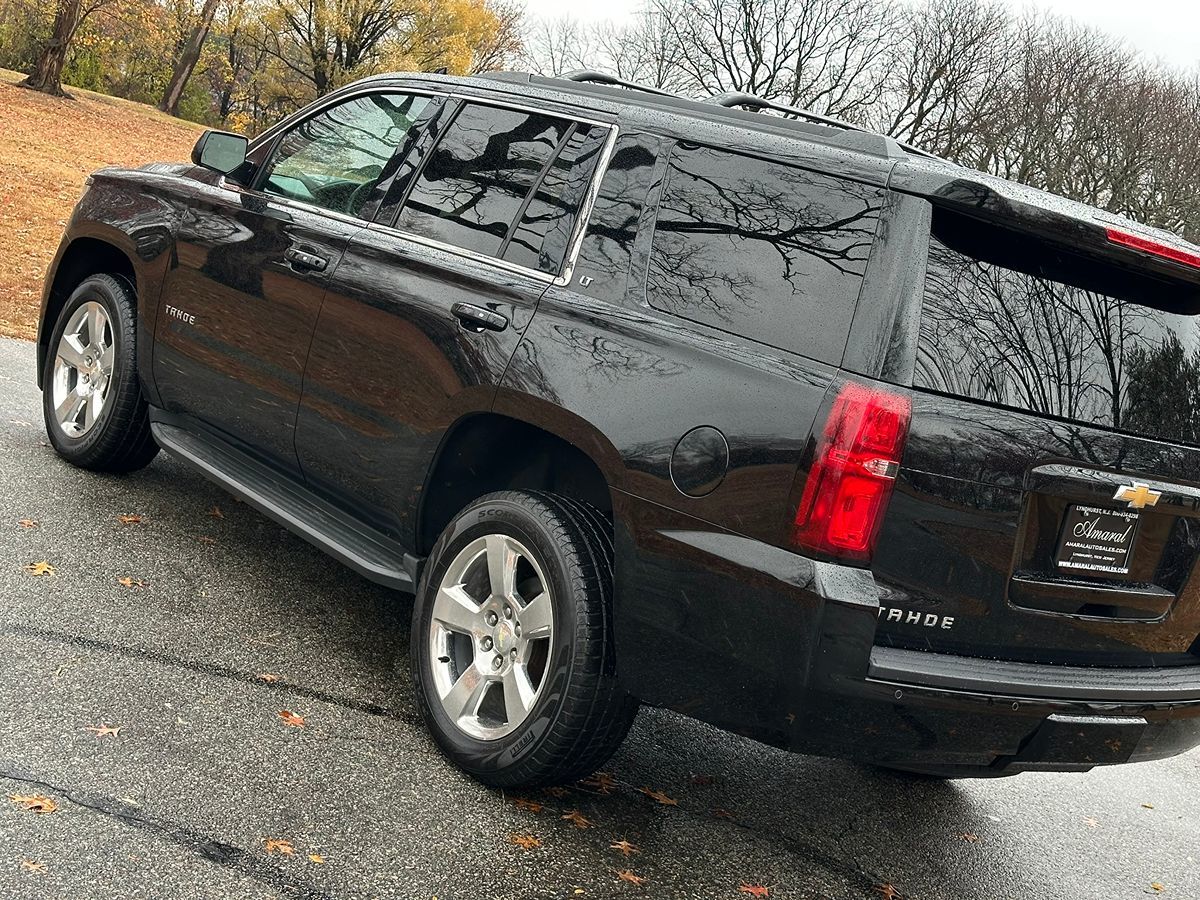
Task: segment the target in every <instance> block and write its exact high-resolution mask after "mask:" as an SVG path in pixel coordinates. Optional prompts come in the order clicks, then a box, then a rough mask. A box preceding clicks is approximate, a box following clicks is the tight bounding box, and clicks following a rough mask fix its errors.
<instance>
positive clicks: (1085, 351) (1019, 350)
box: [914, 211, 1200, 444]
mask: <svg viewBox="0 0 1200 900" xmlns="http://www.w3.org/2000/svg"><path fill="white" fill-rule="evenodd" d="M1197 313H1200V303H1198V302H1197V299H1196V298H1195V297H1194V296H1188V295H1187V294H1186V293H1184V292H1182V291H1181V290H1180V289H1179V288H1177V287H1176V286H1173V285H1170V284H1168V283H1166V282H1162V281H1158V280H1155V279H1150V278H1146V277H1139V276H1137V275H1135V274H1132V273H1129V272H1126V271H1122V270H1116V269H1109V268H1108V267H1106V266H1104V265H1103V264H1100V263H1097V262H1094V261H1089V260H1085V259H1082V258H1080V257H1074V256H1073V255H1071V254H1067V253H1061V252H1056V251H1053V250H1051V251H1047V249H1046V246H1045V245H1044V244H1041V243H1038V242H1035V241H1033V240H1031V239H1030V238H1028V237H1025V236H1022V235H1019V234H1016V233H1014V232H1008V231H1003V230H1000V229H996V228H990V227H988V226H984V225H981V224H979V223H977V222H974V221H973V220H970V219H967V218H964V217H961V216H955V215H953V214H949V213H943V212H941V211H937V212H935V215H934V225H933V237H932V239H931V242H930V249H929V266H928V274H927V276H926V285H925V300H924V306H923V310H922V316H921V329H920V341H919V348H918V359H917V367H916V375H915V378H914V383H915V384H916V385H917V386H918V387H924V388H928V389H931V390H936V391H941V392H943V393H947V394H953V395H956V396H960V397H970V398H973V399H976V400H985V401H987V402H990V403H997V404H1000V405H1003V406H1009V407H1014V408H1016V409H1022V410H1027V411H1029V412H1033V413H1041V414H1045V415H1051V416H1060V417H1062V418H1065V419H1071V420H1074V421H1076V422H1083V423H1087V424H1092V425H1100V426H1105V427H1109V428H1116V429H1121V430H1123V431H1129V432H1134V433H1138V434H1143V435H1147V436H1150V437H1154V438H1157V439H1160V440H1161V439H1164V438H1165V439H1168V440H1174V441H1180V442H1184V443H1189V444H1200V317H1198V316H1197Z"/></svg>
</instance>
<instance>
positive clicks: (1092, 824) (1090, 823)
mask: <svg viewBox="0 0 1200 900" xmlns="http://www.w3.org/2000/svg"><path fill="white" fill-rule="evenodd" d="M1083 824H1084V825H1086V826H1087V827H1088V828H1099V827H1100V820H1099V819H1093V818H1092V817H1091V816H1088V817H1087V818H1086V819H1084V820H1083Z"/></svg>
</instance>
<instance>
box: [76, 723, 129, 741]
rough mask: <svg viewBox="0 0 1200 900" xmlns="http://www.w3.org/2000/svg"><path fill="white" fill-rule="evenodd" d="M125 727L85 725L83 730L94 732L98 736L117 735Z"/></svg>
mask: <svg viewBox="0 0 1200 900" xmlns="http://www.w3.org/2000/svg"><path fill="white" fill-rule="evenodd" d="M124 727H125V726H124V725H117V726H113V725H85V726H84V729H83V730H84V731H91V732H93V733H94V734H95V735H96V737H98V738H102V737H116V736H117V735H118V734H120V732H121V729H122V728H124Z"/></svg>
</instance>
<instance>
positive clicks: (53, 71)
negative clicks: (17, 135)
mask: <svg viewBox="0 0 1200 900" xmlns="http://www.w3.org/2000/svg"><path fill="white" fill-rule="evenodd" d="M109 2H111V0H91V2H87V3H85V2H84V0H57V2H56V3H55V6H54V25H53V27H52V28H51V30H50V34H49V36H48V37H47V38H46V40H45V41H44V42H43V43H42V45H41V47H40V48H39V50H38V53H37V56H36V58H35V59H34V61H33V65H32V67H31V68H30V69H29V76H28V77H27V78H26V79H25V80H24V81H22V82H21V84H22V85H23V86H24V87H28V88H33V89H34V90H36V91H43V92H44V93H47V94H55V95H58V96H65V92H64V91H63V89H62V72H63V67H64V66H65V65H66V63H67V54H68V52H69V51H70V49H71V42H72V41H73V40H74V39H75V35H76V33H77V32H78V31H79V26H80V25H81V24H82V23H83V22H84V20H85V19H87V17H88V16H90V15H91V14H92V13H94V12H95V11H96V10H98V9H101V8H102V7H104V6H107V5H108V4H109Z"/></svg>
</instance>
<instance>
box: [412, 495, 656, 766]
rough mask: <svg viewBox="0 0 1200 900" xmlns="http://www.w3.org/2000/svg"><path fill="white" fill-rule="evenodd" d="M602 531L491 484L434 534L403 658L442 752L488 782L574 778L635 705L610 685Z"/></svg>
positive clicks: (593, 518)
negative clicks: (407, 659)
mask: <svg viewBox="0 0 1200 900" xmlns="http://www.w3.org/2000/svg"><path fill="white" fill-rule="evenodd" d="M612 553H613V551H612V537H611V534H610V530H609V525H608V522H607V521H606V520H605V519H604V518H603V516H602V515H601V514H600V512H599V511H598V510H596V509H594V508H592V507H590V506H587V505H586V504H583V503H579V502H576V501H573V500H569V499H567V498H564V497H559V496H556V495H554V494H547V493H534V492H525V491H507V492H503V493H496V494H490V495H488V496H486V497H483V498H482V499H480V500H478V501H476V502H475V503H473V504H472V505H471V506H469V507H467V508H466V509H465V510H463V512H461V513H460V514H459V515H458V516H457V518H455V520H454V521H453V522H451V523H450V525H449V526H448V527H447V528H446V530H445V531H444V532H443V533H442V536H441V537H440V538H439V539H438V542H437V544H436V546H435V547H434V548H433V553H432V554H431V555H430V557H429V561H428V563H427V564H426V566H425V571H424V573H423V575H422V577H421V583H420V585H419V586H418V589H417V597H416V603H415V604H414V608H413V626H412V638H411V640H412V648H411V652H410V660H411V663H412V668H413V677H414V680H415V682H416V684H417V687H418V696H419V698H420V703H421V707H422V711H423V713H424V715H425V720H426V722H427V723H428V724H429V728H430V730H431V731H432V732H433V736H434V738H435V740H436V741H437V743H438V745H439V746H440V747H441V748H442V751H443V752H444V753H445V754H446V755H447V756H448V757H449V758H450V759H451V761H453V762H454V763H455V764H456V765H458V766H459V767H460V768H461V769H463V770H464V771H466V772H467V773H468V774H470V775H472V776H473V777H475V778H476V779H478V780H479V781H482V782H483V783H485V784H488V785H491V786H493V787H505V788H531V787H542V786H546V785H551V784H563V783H568V782H571V781H575V780H577V779H579V778H582V777H583V776H585V775H588V774H590V773H591V772H593V771H594V770H595V769H596V768H597V767H598V766H600V765H601V764H602V763H603V762H604V761H605V760H607V759H608V757H609V756H611V755H612V753H613V752H614V751H615V750H616V749H617V747H618V746H619V745H620V743H621V741H622V740H623V739H624V737H625V734H626V733H627V732H628V730H629V727H630V725H631V724H632V722H633V718H634V715H635V714H636V712H637V703H636V701H635V700H633V699H632V698H631V697H629V696H628V695H627V694H625V693H624V692H623V691H622V690H621V689H620V686H619V685H618V684H617V680H616V675H615V672H614V665H613V658H614V654H613V636H612V566H613V558H612Z"/></svg>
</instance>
